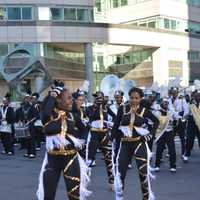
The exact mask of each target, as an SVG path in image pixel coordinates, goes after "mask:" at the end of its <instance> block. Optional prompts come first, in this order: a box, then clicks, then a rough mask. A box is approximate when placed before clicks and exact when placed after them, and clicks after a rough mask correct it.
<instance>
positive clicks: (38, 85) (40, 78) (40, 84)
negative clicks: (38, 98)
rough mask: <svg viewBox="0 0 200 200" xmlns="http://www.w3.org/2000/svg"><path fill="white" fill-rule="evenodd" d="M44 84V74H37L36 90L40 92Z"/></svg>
mask: <svg viewBox="0 0 200 200" xmlns="http://www.w3.org/2000/svg"><path fill="white" fill-rule="evenodd" d="M43 84H44V77H43V76H40V75H39V76H37V77H35V92H37V93H40V92H41V90H42V88H43Z"/></svg>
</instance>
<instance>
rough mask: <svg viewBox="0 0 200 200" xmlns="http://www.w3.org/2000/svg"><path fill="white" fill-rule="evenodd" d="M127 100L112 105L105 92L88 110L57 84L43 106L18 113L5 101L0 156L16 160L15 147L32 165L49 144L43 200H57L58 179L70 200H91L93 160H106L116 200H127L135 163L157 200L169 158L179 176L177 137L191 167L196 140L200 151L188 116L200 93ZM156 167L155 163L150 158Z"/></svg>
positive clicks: (146, 198)
mask: <svg viewBox="0 0 200 200" xmlns="http://www.w3.org/2000/svg"><path fill="white" fill-rule="evenodd" d="M128 96H129V99H126V100H124V91H121V90H116V91H115V94H114V100H112V101H111V100H110V99H109V98H107V97H106V96H105V95H104V93H103V91H97V92H95V93H94V94H93V99H94V100H93V102H92V103H86V93H85V92H84V91H82V90H80V89H78V90H77V91H76V92H74V93H72V94H71V92H70V90H69V89H68V88H66V87H65V86H64V84H63V83H62V82H60V81H55V83H54V85H53V87H52V89H51V90H50V91H49V93H48V95H47V96H46V97H45V98H44V100H43V101H42V102H39V100H38V99H39V95H38V94H37V93H35V94H32V95H27V96H25V97H24V99H23V102H22V103H21V105H20V106H19V107H18V108H13V107H12V106H11V104H10V96H9V95H6V96H5V98H4V99H3V105H2V106H1V112H0V120H1V126H0V132H1V141H2V144H3V147H4V150H3V151H2V154H7V155H9V156H11V155H14V145H15V144H16V143H19V144H20V148H21V149H25V150H26V153H25V154H24V156H25V157H28V158H30V159H33V158H35V157H36V152H37V151H38V150H40V148H41V143H42V142H45V143H46V151H47V153H46V155H45V158H44V161H43V165H42V169H41V172H40V181H39V187H38V191H37V196H38V199H39V200H54V199H55V195H56V188H57V185H58V181H59V178H60V174H61V172H63V177H64V180H65V183H66V190H67V194H68V198H69V199H70V200H76V199H80V200H86V199H87V197H88V196H89V195H90V194H91V191H89V190H88V189H87V186H88V184H89V182H90V174H91V171H92V168H93V167H94V166H95V165H96V162H95V161H96V153H97V151H98V150H100V152H102V154H103V159H104V161H105V167H106V171H107V177H108V186H109V189H110V190H112V191H114V192H115V194H116V200H123V192H124V187H125V178H126V173H127V170H128V168H130V167H131V163H132V159H135V162H136V166H137V169H138V175H139V179H140V184H141V191H142V199H143V200H154V199H155V196H154V194H153V192H152V189H151V178H152V177H153V174H152V172H159V171H160V170H161V169H160V168H161V164H162V159H163V156H165V155H164V150H166V151H167V155H166V156H167V157H169V170H170V172H171V173H174V174H175V173H176V170H177V169H176V159H177V155H176V150H177V148H176V144H175V137H176V136H179V137H180V142H181V158H182V160H183V162H184V163H188V162H189V158H190V157H191V154H192V149H193V147H194V141H195V138H197V139H198V142H199V147H200V132H199V128H198V125H197V122H196V120H195V116H194V115H193V112H192V110H191V105H193V106H195V107H196V108H197V109H199V106H200V105H199V104H200V90H198V89H195V90H194V91H192V92H190V94H186V93H183V92H180V91H179V88H178V87H175V86H174V87H171V88H169V90H168V92H167V93H165V95H162V94H161V92H160V93H159V92H158V91H153V90H148V92H144V91H143V90H142V89H140V88H138V87H133V88H131V89H130V90H129V92H128ZM153 150H154V151H155V156H154V157H155V159H152V151H153Z"/></svg>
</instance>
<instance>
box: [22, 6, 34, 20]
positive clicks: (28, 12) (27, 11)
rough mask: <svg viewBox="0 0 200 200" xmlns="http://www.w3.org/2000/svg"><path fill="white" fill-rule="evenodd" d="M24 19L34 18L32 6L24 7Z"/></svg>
mask: <svg viewBox="0 0 200 200" xmlns="http://www.w3.org/2000/svg"><path fill="white" fill-rule="evenodd" d="M22 19H23V20H32V8H31V7H22Z"/></svg>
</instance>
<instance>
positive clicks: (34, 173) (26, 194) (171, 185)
mask: <svg viewBox="0 0 200 200" xmlns="http://www.w3.org/2000/svg"><path fill="white" fill-rule="evenodd" d="M15 149H16V154H15V155H14V156H11V157H9V156H7V155H0V200H36V196H35V192H36V190H37V184H38V175H39V172H40V168H41V165H42V160H43V157H44V146H43V150H42V151H40V152H38V154H37V158H36V159H32V160H31V159H28V158H24V157H23V153H24V151H23V150H21V151H20V150H18V149H19V147H15ZM0 150H2V145H1V144H0ZM179 152H180V148H179V144H177V154H178V156H177V158H178V161H177V173H176V174H171V173H170V172H169V166H168V164H169V163H168V160H167V158H165V161H164V163H163V165H162V167H161V171H160V172H159V173H156V179H155V180H154V181H153V183H152V186H153V191H154V192H155V195H156V199H157V200H200V150H199V148H198V147H197V145H196V146H195V149H194V151H193V152H192V157H191V159H190V162H189V163H188V164H183V163H182V161H181V159H180V153H179ZM90 189H91V190H92V191H93V194H92V195H91V197H90V198H89V200H114V199H115V198H114V194H113V193H112V192H110V191H109V190H108V184H107V177H106V171H105V167H104V162H103V160H102V159H101V154H98V156H97V166H96V167H95V168H93V171H92V182H91V186H90ZM66 199H67V196H66V190H65V186H64V181H63V178H61V180H60V182H59V186H58V190H57V196H56V200H66ZM141 199H142V198H141V193H140V187H139V180H138V175H137V170H136V167H135V163H134V162H133V169H131V170H129V171H128V174H127V180H126V188H125V200H141Z"/></svg>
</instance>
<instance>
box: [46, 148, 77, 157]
mask: <svg viewBox="0 0 200 200" xmlns="http://www.w3.org/2000/svg"><path fill="white" fill-rule="evenodd" d="M48 153H49V154H51V155H54V156H69V155H74V154H76V153H77V151H76V150H75V149H70V150H69V149H68V150H66V149H61V150H50V151H48Z"/></svg>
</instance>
